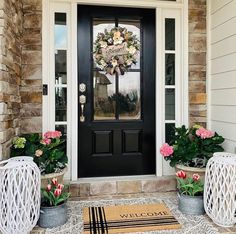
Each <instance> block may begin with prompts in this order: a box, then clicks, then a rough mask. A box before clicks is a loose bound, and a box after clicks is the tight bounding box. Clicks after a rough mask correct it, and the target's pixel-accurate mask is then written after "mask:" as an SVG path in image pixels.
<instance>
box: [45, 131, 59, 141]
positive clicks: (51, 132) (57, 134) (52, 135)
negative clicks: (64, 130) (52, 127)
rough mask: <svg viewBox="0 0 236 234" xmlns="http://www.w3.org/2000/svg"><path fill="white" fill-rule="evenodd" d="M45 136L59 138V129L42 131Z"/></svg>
mask: <svg viewBox="0 0 236 234" xmlns="http://www.w3.org/2000/svg"><path fill="white" fill-rule="evenodd" d="M44 137H45V138H51V139H53V138H60V137H61V132H60V131H48V132H45V133H44Z"/></svg>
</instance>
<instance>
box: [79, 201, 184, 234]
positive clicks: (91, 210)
mask: <svg viewBox="0 0 236 234" xmlns="http://www.w3.org/2000/svg"><path fill="white" fill-rule="evenodd" d="M83 221H84V234H95V233H96V234H100V233H109V234H115V233H124V232H126V233H127V232H143V231H155V230H163V229H165V230H168V229H178V228H181V225H180V224H179V222H178V221H177V220H176V219H175V217H174V216H173V215H172V214H171V212H170V210H169V208H168V207H167V206H166V205H165V204H163V203H159V204H145V205H136V204H135V205H118V206H105V207H86V208H84V209H83Z"/></svg>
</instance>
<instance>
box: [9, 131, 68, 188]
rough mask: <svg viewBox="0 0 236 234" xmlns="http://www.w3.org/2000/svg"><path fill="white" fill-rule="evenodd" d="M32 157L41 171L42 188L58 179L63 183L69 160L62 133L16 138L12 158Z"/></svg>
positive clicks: (51, 132) (34, 134) (35, 134)
mask: <svg viewBox="0 0 236 234" xmlns="http://www.w3.org/2000/svg"><path fill="white" fill-rule="evenodd" d="M14 156H32V157H33V159H34V162H35V163H36V164H37V165H38V167H39V169H40V171H41V186H42V187H46V185H47V182H48V179H49V180H50V179H52V178H54V177H57V178H58V182H59V183H62V181H63V175H64V174H65V172H66V169H67V168H66V166H67V162H68V158H67V155H66V140H65V138H64V137H63V136H62V134H61V132H60V131H48V132H46V133H45V134H43V136H41V135H40V134H39V133H33V134H27V135H23V136H21V137H16V138H15V139H14V140H13V145H12V147H11V157H14Z"/></svg>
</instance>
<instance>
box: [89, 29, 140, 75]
mask: <svg viewBox="0 0 236 234" xmlns="http://www.w3.org/2000/svg"><path fill="white" fill-rule="evenodd" d="M139 51H140V42H139V40H138V38H137V36H136V35H134V34H133V33H132V32H130V31H128V30H127V29H126V28H122V27H114V28H112V29H111V30H110V31H108V30H107V29H105V30H104V33H98V35H97V38H96V40H95V43H94V51H93V53H94V61H95V63H96V66H97V68H99V69H101V70H102V71H105V72H106V73H109V74H111V75H113V74H115V73H117V74H121V75H124V72H125V71H127V70H128V68H130V67H131V66H132V65H133V64H136V63H137V58H138V52H139Z"/></svg>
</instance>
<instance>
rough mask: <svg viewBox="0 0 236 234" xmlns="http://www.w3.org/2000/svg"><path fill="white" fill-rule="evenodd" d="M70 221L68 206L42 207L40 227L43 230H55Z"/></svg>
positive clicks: (64, 204)
mask: <svg viewBox="0 0 236 234" xmlns="http://www.w3.org/2000/svg"><path fill="white" fill-rule="evenodd" d="M67 220H68V216H67V206H66V203H63V204H61V205H59V206H53V207H41V209H40V217H39V221H38V225H39V226H40V227H43V228H53V227H57V226H61V225H63V224H65V223H66V222H67Z"/></svg>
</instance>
